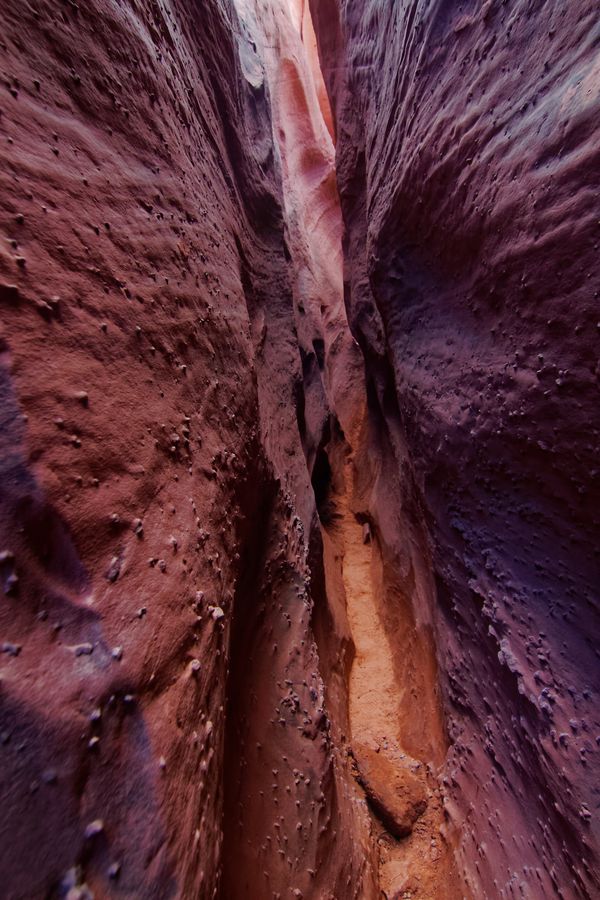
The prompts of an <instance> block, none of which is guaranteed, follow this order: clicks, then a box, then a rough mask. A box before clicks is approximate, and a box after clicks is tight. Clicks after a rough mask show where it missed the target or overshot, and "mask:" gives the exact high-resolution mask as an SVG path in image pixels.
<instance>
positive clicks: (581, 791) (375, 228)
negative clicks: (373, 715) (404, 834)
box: [311, 0, 600, 898]
mask: <svg viewBox="0 0 600 900" xmlns="http://www.w3.org/2000/svg"><path fill="white" fill-rule="evenodd" d="M311 9H312V11H313V18H314V23H315V31H316V34H317V38H318V42H319V48H320V53H321V59H322V64H323V73H324V77H325V81H326V84H327V87H328V91H329V94H330V97H331V101H332V107H333V112H334V126H335V134H336V142H337V143H336V147H337V178H338V188H339V191H340V196H341V203H342V211H343V216H344V224H345V238H344V245H345V266H346V268H345V296H346V303H347V308H348V313H349V320H350V325H351V328H352V330H353V333H354V335H355V337H356V338H357V339H358V341H359V343H360V345H361V347H362V349H363V351H364V354H365V360H366V369H367V371H366V377H367V392H368V397H369V409H370V421H371V429H372V440H373V442H374V444H375V446H377V447H379V448H381V451H382V459H383V461H382V462H381V464H380V463H378V464H377V466H374V465H373V464H372V462H371V460H369V459H367V460H366V467H363V475H364V483H365V488H366V491H367V493H366V495H365V502H364V504H363V512H364V513H370V515H371V519H372V521H373V522H374V524H375V529H376V531H377V532H378V533H379V539H380V541H381V543H382V545H384V547H387V551H385V550H384V555H385V554H386V553H387V559H388V560H390V559H392V558H395V559H396V561H397V566H396V572H397V573H402V571H404V577H403V579H402V580H403V583H404V586H405V588H406V592H407V593H408V595H409V596H411V597H412V607H413V609H414V610H415V614H416V617H417V621H419V620H420V626H421V627H423V626H424V627H426V628H431V633H432V635H433V639H434V643H435V645H436V646H437V654H436V655H437V660H438V664H439V681H440V686H441V689H442V699H443V707H444V711H445V721H446V725H447V732H448V738H449V743H450V749H449V754H448V758H447V762H446V764H445V767H444V774H443V777H444V780H445V787H446V789H447V792H448V798H447V803H446V807H447V816H448V821H449V822H452V823H454V825H455V826H457V827H456V829H455V834H457V835H458V846H457V860H458V867H459V870H460V871H461V872H462V873H463V875H464V879H463V887H462V891H463V892H465V893H468V892H472V893H473V895H474V896H476V897H489V898H497V897H509V896H527V897H531V898H541V897H551V896H557V895H558V896H561V897H565V898H566V897H569V898H571V897H594V896H597V895H598V891H599V890H600V860H599V835H600V832H599V828H600V821H599V819H598V810H597V806H598V795H597V786H598V780H599V778H598V776H599V765H598V754H599V746H598V744H599V737H600V722H599V719H598V710H599V703H598V697H599V690H600V666H599V661H598V653H599V649H598V648H599V646H600V644H599V627H598V606H599V603H598V585H599V584H600V572H599V566H598V547H599V543H598V538H599V521H598V509H599V503H598V501H599V486H598V484H599V483H598V474H599V470H598V465H597V461H598V450H599V446H598V436H599V426H600V421H599V409H600V404H599V390H598V388H599V381H598V379H599V369H598V336H599V332H598V285H599V279H598V276H599V262H598V259H599V257H598V203H597V180H598V179H597V173H598V114H599V107H598V86H599V69H598V56H597V48H596V45H595V38H594V33H595V28H596V26H597V7H596V4H595V3H593V2H581V3H577V4H545V3H541V2H531V0H519V2H514V3H503V2H485V3H480V2H471V0H467V2H462V3H440V2H434V0H425V2H421V3H414V2H408V0H406V2H398V3H380V2H377V0H339V2H337V0H311ZM369 466H370V468H371V473H372V474H371V477H368V476H367V475H366V471H367V468H368V467H369ZM378 467H379V468H378ZM381 467H383V468H384V469H385V468H386V467H387V469H388V470H389V471H391V472H392V473H395V475H393V476H392V479H389V478H388V479H386V481H385V487H386V491H385V494H384V491H383V490H382V488H381V487H379V488H378V481H379V483H381V477H380V474H381ZM394 478H395V482H394ZM394 483H395V484H396V490H394V489H393V485H394ZM400 511H401V512H400ZM407 536H408V538H409V540H408V542H407V541H406V539H405V538H406V537H407ZM411 546H412V549H408V550H407V547H411ZM427 572H429V573H430V574H429V575H427ZM387 616H388V620H389V621H390V622H391V621H393V617H394V612H393V607H392V606H391V605H388V607H387Z"/></svg>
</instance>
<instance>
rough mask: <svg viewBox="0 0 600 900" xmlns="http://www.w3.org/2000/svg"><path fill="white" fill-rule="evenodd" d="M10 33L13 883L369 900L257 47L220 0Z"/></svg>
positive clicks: (89, 12)
mask: <svg viewBox="0 0 600 900" xmlns="http://www.w3.org/2000/svg"><path fill="white" fill-rule="evenodd" d="M0 19H1V21H2V27H1V29H0V31H1V43H0V54H1V57H0V58H1V71H2V95H1V99H0V148H1V149H0V153H1V156H2V165H1V168H0V179H1V181H0V184H1V189H0V230H1V232H2V247H1V255H0V302H1V307H2V313H1V329H2V332H1V344H0V350H1V356H0V361H1V375H2V394H1V407H0V408H1V415H2V437H1V440H2V453H1V461H2V466H3V469H2V481H1V484H0V492H1V510H2V512H1V517H0V533H1V544H0V550H1V551H2V556H1V557H0V575H1V576H2V580H3V588H4V592H3V594H2V601H1V604H0V649H1V650H2V653H1V654H0V718H1V725H0V798H1V802H0V846H1V850H0V885H2V887H1V889H0V893H2V896H4V897H7V898H17V897H18V898H25V897H27V898H30V897H31V898H33V897H36V898H37V897H48V896H52V897H54V896H64V895H66V894H67V893H68V892H69V890H71V893H68V896H69V897H70V898H73V897H88V896H91V894H92V893H93V895H94V896H96V897H105V896H128V897H133V896H135V897H148V898H150V897H154V898H160V900H164V898H167V897H202V898H210V897H213V896H215V895H216V894H217V893H218V891H219V890H221V895H222V896H224V897H227V898H228V900H230V898H234V897H244V898H248V897H257V898H258V897H260V898H263V897H265V896H274V897H277V896H284V895H286V892H289V890H293V891H295V895H296V896H303V895H304V896H311V895H312V896H315V895H318V896H322V897H326V896H341V895H342V894H344V892H345V891H352V893H346V894H345V895H346V896H354V895H357V896H358V894H357V893H356V892H357V891H360V890H361V888H360V885H361V884H362V874H361V873H362V872H363V870H365V869H366V871H367V878H368V865H367V862H366V858H365V853H364V852H363V851H362V850H361V847H360V845H359V843H358V842H355V840H354V832H353V827H352V825H351V821H352V818H351V814H350V813H349V812H348V810H349V801H348V800H346V799H345V798H344V797H343V796H339V793H340V782H339V779H338V778H337V776H336V775H335V767H336V766H337V763H336V762H335V759H334V755H333V751H332V745H331V740H330V736H329V721H328V718H327V714H326V711H325V710H324V700H323V682H322V679H321V675H320V672H319V658H318V652H317V647H316V644H315V641H314V638H313V634H312V625H311V616H312V614H313V613H312V607H313V601H314V598H315V597H319V596H320V597H321V600H323V598H322V596H321V595H319V593H318V582H319V566H321V567H322V560H321V561H320V560H319V557H318V554H317V557H316V563H315V564H314V565H313V571H312V574H313V577H314V581H315V584H316V585H317V587H315V588H314V589H313V591H312V593H311V590H310V574H311V573H310V572H309V567H308V561H307V555H308V552H309V546H308V545H309V540H310V539H311V538H310V536H311V534H314V533H315V529H316V518H315V506H314V497H313V494H312V491H311V489H310V478H309V473H308V470H307V466H306V460H305V456H304V452H303V449H302V442H301V436H300V431H299V420H298V409H300V408H301V407H302V405H303V403H304V400H303V393H304V380H303V370H302V360H301V354H300V352H299V348H298V341H297V336H296V326H295V320H294V307H293V281H294V276H293V271H292V267H291V263H290V253H289V248H288V247H287V244H286V236H285V229H284V216H283V213H282V208H283V201H282V195H281V172H280V166H279V163H278V162H277V159H276V149H275V147H274V143H273V138H272V120H271V112H270V104H269V98H268V88H267V87H266V85H265V82H264V77H263V72H262V67H261V64H260V61H257V60H256V59H255V58H253V56H254V57H256V47H255V46H254V47H253V46H252V42H251V41H250V40H249V39H248V37H247V35H245V34H244V33H243V28H242V25H241V23H240V21H239V20H238V18H237V15H236V13H235V12H234V10H233V8H232V6H231V5H230V4H229V3H227V4H224V3H222V2H220V0H202V2H191V0H190V2H187V0H178V2H172V3H167V4H165V3H158V2H154V0H142V2H138V0H126V2H123V0H93V2H90V3H85V4H83V3H81V4H77V3H71V2H69V3H64V4H63V3H61V4H56V3H54V2H44V0H40V2H37V3H35V4H30V5H27V4H15V5H13V6H12V7H10V8H9V7H8V6H5V7H4V8H3V10H2V14H1V16H0ZM313 352H314V351H313ZM315 397H316V395H315ZM315 397H313V400H312V402H313V404H317V403H318V402H320V403H324V402H325V401H324V399H323V398H324V392H323V389H322V388H321V394H320V397H321V399H320V400H319V401H317V399H315ZM325 418H326V412H325V410H324V409H322V410H320V411H319V410H316V409H315V421H316V422H317V423H319V422H320V423H321V424H322V423H323V421H324V420H325ZM315 439H316V440H318V434H317V436H316V438H315ZM316 530H317V531H318V529H316ZM317 549H318V548H317ZM321 581H322V573H321ZM315 615H316V613H315ZM321 615H326V611H325V610H324V611H323V612H322V613H321ZM246 773H251V774H250V776H249V777H246ZM298 804H300V805H301V807H302V810H303V813H302V817H300V814H299V812H298ZM334 844H335V846H336V847H337V848H338V850H339V852H337V853H333V852H332V850H331V848H332V846H333V845H334ZM222 873H224V874H223V876H222ZM221 876H222V877H221ZM219 886H220V887H219ZM315 892H316V893H315Z"/></svg>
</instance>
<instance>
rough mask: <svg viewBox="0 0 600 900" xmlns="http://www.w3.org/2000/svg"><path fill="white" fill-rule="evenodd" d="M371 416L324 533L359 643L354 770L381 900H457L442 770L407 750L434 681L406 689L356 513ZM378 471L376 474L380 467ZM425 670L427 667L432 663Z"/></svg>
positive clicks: (337, 469)
mask: <svg viewBox="0 0 600 900" xmlns="http://www.w3.org/2000/svg"><path fill="white" fill-rule="evenodd" d="M366 414H367V412H366V405H365V403H364V399H363V398H361V397H360V396H358V397H357V408H356V412H355V416H354V419H353V425H352V428H351V432H350V434H349V435H348V437H347V438H346V437H344V438H343V446H342V447H339V446H338V448H337V450H335V449H334V452H333V454H332V458H333V459H334V460H335V464H334V475H333V479H332V486H331V491H330V493H329V494H328V496H327V498H326V509H325V520H324V522H325V524H324V525H323V528H324V531H325V533H326V535H327V539H326V542H325V548H326V549H325V553H326V556H327V555H328V556H329V557H330V561H329V566H330V567H331V566H335V565H338V566H339V567H340V568H341V574H342V584H343V593H344V603H345V610H346V614H347V617H348V626H349V631H350V635H351V639H352V643H353V654H352V662H351V664H350V668H349V674H348V678H347V697H348V699H347V703H348V723H349V731H350V735H349V738H350V740H349V745H348V749H349V753H350V757H351V760H352V767H351V768H352V772H353V775H354V777H355V778H356V780H357V782H358V784H359V785H361V787H362V788H363V789H364V791H365V796H366V798H367V801H368V803H369V804H370V807H371V833H372V835H373V838H374V839H375V840H376V844H377V854H378V870H379V875H378V880H379V888H380V890H381V894H382V896H384V897H396V896H404V897H421V898H424V900H425V898H426V900H437V898H440V900H453V898H457V897H459V896H460V891H459V889H458V880H457V875H456V872H455V869H454V863H453V860H452V846H451V843H449V841H448V837H449V833H448V829H446V828H445V827H444V814H443V804H442V792H441V790H440V783H439V781H438V779H437V766H435V765H434V764H433V761H431V762H424V761H421V760H419V759H415V758H413V757H411V756H410V754H409V753H408V752H407V751H406V749H405V748H404V746H403V724H404V723H405V724H408V723H406V718H405V717H406V716H411V715H414V710H411V709H410V707H409V705H407V704H406V703H404V702H403V697H404V696H405V695H407V694H410V693H411V692H414V690H415V685H416V684H418V683H419V681H421V683H425V684H426V683H427V681H426V680H425V681H423V680H421V679H418V678H416V677H415V678H414V679H410V680H407V681H406V682H405V683H402V679H401V676H399V674H398V673H399V669H400V670H401V668H402V667H401V666H400V667H399V666H398V665H397V664H396V663H395V661H394V650H393V649H392V647H393V644H394V643H395V645H396V646H395V652H396V654H398V655H400V656H402V654H403V653H404V652H405V648H404V647H403V646H402V642H401V641H399V640H398V637H399V633H398V632H396V631H392V632H391V633H389V632H388V630H387V628H386V625H385V623H384V621H383V619H382V611H383V605H382V604H383V602H384V600H383V598H384V596H385V597H386V601H387V602H388V603H391V604H393V602H394V600H393V598H392V597H390V595H389V591H388V590H386V587H385V585H384V583H383V567H382V561H381V558H380V550H379V546H378V540H377V536H376V534H375V533H374V531H373V526H372V524H370V523H369V521H368V518H367V516H365V515H364V514H363V515H360V514H358V515H357V512H356V506H357V503H358V504H360V498H359V491H358V489H357V481H360V472H358V471H357V468H356V466H357V458H358V464H359V465H360V459H361V454H357V455H355V454H354V453H353V451H352V448H357V447H359V445H360V442H361V440H364V429H365V416H366ZM371 462H372V463H373V462H374V465H375V467H377V462H376V461H373V460H371ZM360 519H362V522H361V521H360ZM393 580H394V579H393V577H392V581H393ZM331 581H332V582H333V579H331ZM332 590H333V591H335V586H334V585H333V584H332ZM408 627H409V628H411V627H412V626H411V624H410V623H408ZM419 664H420V665H422V666H424V667H426V666H427V664H428V663H427V659H426V655H425V654H424V655H423V657H422V658H421V660H419ZM417 701H418V704H419V706H420V710H419V712H418V713H417V714H418V715H420V716H422V718H423V720H424V721H425V722H426V721H427V719H428V718H429V715H430V714H428V712H427V709H428V707H431V706H432V705H434V704H435V701H434V698H433V697H431V696H427V695H426V694H421V693H419V694H418V696H417ZM408 730H410V729H408Z"/></svg>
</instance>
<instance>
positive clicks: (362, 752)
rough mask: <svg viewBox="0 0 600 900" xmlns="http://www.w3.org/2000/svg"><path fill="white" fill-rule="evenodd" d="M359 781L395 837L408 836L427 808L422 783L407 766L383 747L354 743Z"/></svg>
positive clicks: (370, 801)
mask: <svg viewBox="0 0 600 900" xmlns="http://www.w3.org/2000/svg"><path fill="white" fill-rule="evenodd" d="M352 750H353V755H354V758H355V760H356V765H357V767H358V780H359V781H360V783H361V784H362V786H363V787H364V789H365V793H366V795H367V799H368V801H369V803H370V804H371V806H372V807H373V809H374V810H375V812H376V813H377V815H378V816H379V818H380V819H381V821H382V822H383V824H384V825H385V826H386V828H387V830H388V831H389V833H390V834H391V835H393V836H394V837H398V838H400V837H406V835H408V834H410V833H411V831H412V830H413V826H414V824H415V822H416V821H417V819H418V818H419V816H421V815H422V814H423V813H424V812H425V810H426V808H427V794H426V790H425V788H424V786H423V783H422V782H421V781H419V779H418V778H415V777H414V775H412V774H411V773H410V771H409V769H408V766H406V768H405V769H404V770H401V769H400V768H399V767H398V765H397V763H395V762H394V761H392V760H389V759H388V758H387V756H386V754H385V752H384V753H382V752H381V750H379V751H378V750H372V749H371V748H370V747H364V746H362V745H361V744H354V745H353V747H352Z"/></svg>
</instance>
